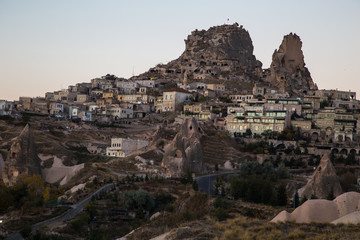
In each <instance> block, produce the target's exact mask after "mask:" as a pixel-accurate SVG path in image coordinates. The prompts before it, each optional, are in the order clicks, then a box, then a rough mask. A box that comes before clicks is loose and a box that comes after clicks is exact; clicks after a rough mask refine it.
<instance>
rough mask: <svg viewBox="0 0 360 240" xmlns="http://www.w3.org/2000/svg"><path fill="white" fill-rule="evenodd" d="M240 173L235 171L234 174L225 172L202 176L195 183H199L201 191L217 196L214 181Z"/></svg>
mask: <svg viewBox="0 0 360 240" xmlns="http://www.w3.org/2000/svg"><path fill="white" fill-rule="evenodd" d="M238 173H240V171H234V172H223V173H214V174H210V175H206V176H200V177H196V178H195V181H196V182H197V184H198V186H199V191H200V192H204V193H207V194H209V195H212V196H213V195H215V187H214V181H215V180H216V177H219V176H224V177H225V176H228V175H232V174H238Z"/></svg>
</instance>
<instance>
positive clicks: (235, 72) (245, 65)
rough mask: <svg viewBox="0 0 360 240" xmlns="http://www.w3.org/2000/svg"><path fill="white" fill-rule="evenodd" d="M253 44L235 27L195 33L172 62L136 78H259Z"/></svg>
mask: <svg viewBox="0 0 360 240" xmlns="http://www.w3.org/2000/svg"><path fill="white" fill-rule="evenodd" d="M253 50H254V47H253V44H252V41H251V38H250V35H249V33H248V31H247V30H245V29H244V28H243V27H242V26H239V25H238V24H237V23H235V24H233V25H222V26H216V27H211V28H209V29H208V30H207V31H205V30H201V31H199V30H195V31H193V32H192V33H191V34H190V35H189V36H188V37H187V39H186V40H185V51H184V52H183V54H182V55H181V56H180V57H179V58H178V59H176V60H173V61H171V62H169V63H168V64H166V65H158V66H156V67H154V68H151V69H150V70H149V71H148V72H146V73H144V74H142V75H140V76H139V77H140V78H141V77H150V76H153V77H161V78H172V79H175V80H177V81H181V80H182V79H183V76H184V73H185V71H187V75H188V78H189V80H190V79H192V80H194V79H195V80H203V79H207V80H212V79H218V80H219V79H220V80H228V79H230V78H240V77H244V76H251V77H253V78H254V77H255V78H258V76H260V75H261V66H262V63H261V62H260V61H258V60H256V58H255V56H254V55H253Z"/></svg>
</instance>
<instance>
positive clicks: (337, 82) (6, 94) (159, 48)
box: [0, 0, 360, 100]
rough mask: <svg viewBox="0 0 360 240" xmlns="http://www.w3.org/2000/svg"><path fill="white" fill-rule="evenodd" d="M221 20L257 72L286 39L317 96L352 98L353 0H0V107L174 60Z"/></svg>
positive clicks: (359, 81)
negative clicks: (246, 36) (241, 32)
mask: <svg viewBox="0 0 360 240" xmlns="http://www.w3.org/2000/svg"><path fill="white" fill-rule="evenodd" d="M227 18H229V19H230V23H234V22H238V23H239V24H240V25H243V26H244V28H245V29H247V30H248V31H249V33H250V36H251V39H252V41H253V45H254V54H255V56H256V58H257V59H258V60H260V61H261V62H262V63H263V68H267V67H269V65H270V63H271V57H272V53H273V52H274V50H275V49H276V48H278V47H279V45H280V43H281V41H282V38H283V36H284V35H286V34H288V33H290V32H293V33H296V34H297V35H299V36H300V38H301V40H302V42H303V49H302V50H303V53H304V56H305V63H306V66H307V67H308V68H309V71H310V73H311V75H312V78H313V80H314V82H315V83H317V85H318V87H319V88H320V89H324V88H325V89H335V88H338V89H339V90H349V89H351V90H353V91H357V93H358V94H360V60H359V56H360V26H359V24H360V1H359V0H344V1H322V0H321V1H320V0H319V1H307V0H305V1H256V0H254V1H236V0H234V1H226V0H225V1H210V0H204V1H194V0H193V1H188V0H183V1H157V0H152V1H140V0H139V1H120V0H118V1H112V0H104V1H100V0H98V1H90V0H76V1H72V0H61V1H48V0H43V1H40V0H32V1H28V0H0V99H8V100H15V99H18V98H19V96H31V97H35V96H44V95H45V92H48V91H55V90H60V89H62V88H67V86H68V85H73V84H75V83H78V82H90V79H92V78H95V77H100V76H103V75H106V74H107V73H110V74H115V75H117V76H118V77H126V78H128V77H131V76H132V73H133V71H134V73H135V75H137V74H140V73H142V72H145V71H147V70H148V69H149V68H150V67H153V66H155V65H156V64H158V63H160V62H161V63H166V62H168V61H170V60H173V59H175V58H177V57H178V56H180V54H181V53H182V52H183V51H184V49H185V43H184V39H185V38H187V35H189V34H190V33H191V31H193V30H195V29H199V30H200V29H208V28H209V27H212V26H214V25H221V24H224V23H225V22H226V19H227ZM358 98H359V99H360V96H358Z"/></svg>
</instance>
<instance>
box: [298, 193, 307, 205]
mask: <svg viewBox="0 0 360 240" xmlns="http://www.w3.org/2000/svg"><path fill="white" fill-rule="evenodd" d="M307 200H308V199H307V197H306V196H305V195H304V196H302V198H301V202H300V205H301V204H303V203H304V202H306V201H307Z"/></svg>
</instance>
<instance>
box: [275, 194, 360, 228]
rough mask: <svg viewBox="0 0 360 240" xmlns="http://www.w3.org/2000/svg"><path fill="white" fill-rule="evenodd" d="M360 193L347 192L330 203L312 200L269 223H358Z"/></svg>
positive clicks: (285, 212)
mask: <svg viewBox="0 0 360 240" xmlns="http://www.w3.org/2000/svg"><path fill="white" fill-rule="evenodd" d="M359 209H360V193H357V192H347V193H344V194H341V195H340V196H338V197H337V198H335V199H334V200H332V201H329V200H325V199H312V200H308V201H306V202H305V203H303V204H302V205H301V206H299V207H297V208H296V209H295V210H294V211H293V212H292V213H288V212H287V211H285V210H284V211H282V212H280V213H279V214H278V215H277V216H276V217H275V218H273V219H272V220H271V222H285V221H291V220H294V221H295V222H297V223H311V222H332V223H347V222H350V223H354V224H358V223H359V222H360V212H359Z"/></svg>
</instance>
